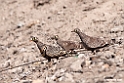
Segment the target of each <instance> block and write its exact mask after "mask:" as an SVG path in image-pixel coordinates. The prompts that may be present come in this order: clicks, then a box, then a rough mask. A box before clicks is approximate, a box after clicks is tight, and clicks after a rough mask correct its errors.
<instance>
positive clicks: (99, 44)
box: [71, 28, 109, 52]
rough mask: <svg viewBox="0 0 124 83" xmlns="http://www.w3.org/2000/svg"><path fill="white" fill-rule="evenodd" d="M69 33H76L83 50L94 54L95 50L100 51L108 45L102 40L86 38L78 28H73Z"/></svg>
mask: <svg viewBox="0 0 124 83" xmlns="http://www.w3.org/2000/svg"><path fill="white" fill-rule="evenodd" d="M71 32H75V33H77V34H78V36H79V38H80V40H81V41H82V44H83V46H84V47H85V49H87V50H91V51H92V52H94V50H96V49H100V48H103V47H106V46H108V45H109V43H108V42H107V41H105V40H103V39H102V38H97V37H91V36H88V35H86V34H85V33H84V32H82V31H81V30H80V29H79V28H75V29H74V30H73V31H71Z"/></svg>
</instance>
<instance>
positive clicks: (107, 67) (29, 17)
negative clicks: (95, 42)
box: [0, 0, 124, 83]
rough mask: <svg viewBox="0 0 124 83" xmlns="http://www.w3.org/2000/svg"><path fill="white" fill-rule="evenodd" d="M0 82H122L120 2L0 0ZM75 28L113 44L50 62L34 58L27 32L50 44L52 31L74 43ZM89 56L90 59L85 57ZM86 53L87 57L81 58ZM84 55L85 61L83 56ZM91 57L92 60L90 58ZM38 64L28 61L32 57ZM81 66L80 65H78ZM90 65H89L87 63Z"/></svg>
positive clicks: (123, 14) (123, 9) (123, 8)
mask: <svg viewBox="0 0 124 83" xmlns="http://www.w3.org/2000/svg"><path fill="white" fill-rule="evenodd" d="M0 3H1V5H0V83H124V0H0ZM74 28H80V29H81V30H82V31H83V32H84V33H86V34H87V35H89V36H93V37H103V38H106V39H114V40H115V42H114V44H113V45H111V46H109V47H106V48H105V49H104V50H101V51H100V52H97V53H96V54H95V55H94V54H93V53H91V52H88V51H85V52H84V51H82V52H80V53H78V54H77V55H78V57H77V56H76V55H75V56H72V57H67V58H62V59H59V60H58V61H57V60H53V62H54V63H55V64H54V65H53V66H52V67H51V68H49V69H46V68H45V65H46V63H47V60H46V59H44V58H43V57H41V56H40V52H39V50H38V48H37V47H36V44H35V43H34V42H30V41H29V38H30V36H36V37H38V38H39V40H40V41H42V42H43V43H45V44H49V45H55V46H57V44H56V42H55V41H53V40H51V39H50V37H51V36H53V35H59V36H60V38H61V39H63V40H71V41H80V39H79V37H78V35H77V34H75V33H72V32H71V31H72V30H73V29H74ZM90 56H95V57H93V58H92V57H90ZM86 57H87V58H86ZM89 58H90V59H89ZM91 58H92V60H91ZM39 59H40V60H42V61H41V62H33V61H36V60H39ZM83 62H85V63H86V64H85V65H84V66H83V67H81V64H82V63H83ZM91 63H92V64H91Z"/></svg>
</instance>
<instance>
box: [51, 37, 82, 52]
mask: <svg viewBox="0 0 124 83" xmlns="http://www.w3.org/2000/svg"><path fill="white" fill-rule="evenodd" d="M51 39H55V40H56V41H57V44H58V45H59V46H60V47H62V48H63V49H64V50H65V51H67V52H69V51H73V50H75V49H82V48H84V47H83V45H82V44H81V42H74V41H64V40H62V39H60V38H59V36H58V35H55V36H53V37H51Z"/></svg>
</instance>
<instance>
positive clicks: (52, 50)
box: [31, 36, 66, 62]
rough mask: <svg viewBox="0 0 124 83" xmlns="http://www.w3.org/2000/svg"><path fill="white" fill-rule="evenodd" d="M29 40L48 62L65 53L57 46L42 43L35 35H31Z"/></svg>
mask: <svg viewBox="0 0 124 83" xmlns="http://www.w3.org/2000/svg"><path fill="white" fill-rule="evenodd" d="M31 41H33V42H35V43H36V44H37V47H38V49H39V50H40V53H41V55H42V56H43V57H44V58H46V59H47V60H48V62H50V61H51V59H52V58H56V59H58V58H59V57H60V56H63V55H65V54H66V52H65V51H64V50H61V48H59V47H55V46H51V45H46V44H43V43H42V42H40V41H39V40H38V38H37V37H33V36H31Z"/></svg>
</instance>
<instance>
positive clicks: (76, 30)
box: [71, 28, 80, 33]
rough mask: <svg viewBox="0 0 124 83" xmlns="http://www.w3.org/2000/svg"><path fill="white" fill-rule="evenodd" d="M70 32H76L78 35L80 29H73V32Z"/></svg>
mask: <svg viewBox="0 0 124 83" xmlns="http://www.w3.org/2000/svg"><path fill="white" fill-rule="evenodd" d="M71 32H76V33H78V32H80V29H79V28H75V29H74V30H73V31H71Z"/></svg>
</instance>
